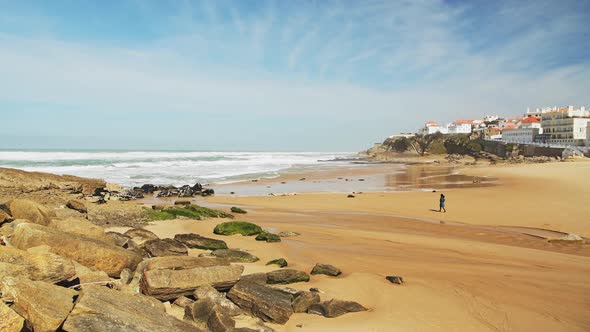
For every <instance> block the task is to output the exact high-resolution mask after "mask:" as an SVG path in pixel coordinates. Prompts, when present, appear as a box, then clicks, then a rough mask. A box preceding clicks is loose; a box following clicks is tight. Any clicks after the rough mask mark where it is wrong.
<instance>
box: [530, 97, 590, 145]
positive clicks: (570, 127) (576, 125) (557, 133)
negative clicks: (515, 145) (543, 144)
mask: <svg viewBox="0 0 590 332" xmlns="http://www.w3.org/2000/svg"><path fill="white" fill-rule="evenodd" d="M588 122H590V112H589V111H588V110H587V109H586V108H585V107H581V108H579V109H574V107H573V106H569V107H568V108H564V109H559V110H556V111H552V112H547V113H545V114H543V116H542V117H541V125H542V127H543V130H544V132H545V134H548V135H550V137H549V139H548V143H550V144H552V143H553V144H560V145H585V144H586V139H587V128H588Z"/></svg>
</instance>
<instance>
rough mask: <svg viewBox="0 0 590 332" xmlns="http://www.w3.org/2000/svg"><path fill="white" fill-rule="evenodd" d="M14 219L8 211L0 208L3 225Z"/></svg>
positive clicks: (0, 219)
mask: <svg viewBox="0 0 590 332" xmlns="http://www.w3.org/2000/svg"><path fill="white" fill-rule="evenodd" d="M12 220H14V218H12V216H11V215H10V214H8V212H6V211H4V210H0V225H2V224H3V223H4V222H8V221H12Z"/></svg>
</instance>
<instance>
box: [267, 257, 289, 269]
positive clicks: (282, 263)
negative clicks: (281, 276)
mask: <svg viewBox="0 0 590 332" xmlns="http://www.w3.org/2000/svg"><path fill="white" fill-rule="evenodd" d="M273 264H274V265H278V266H280V267H285V266H287V265H288V263H287V261H286V260H285V259H284V258H277V259H273V260H271V261H269V262H268V263H266V265H273Z"/></svg>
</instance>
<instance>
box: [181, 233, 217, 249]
mask: <svg viewBox="0 0 590 332" xmlns="http://www.w3.org/2000/svg"><path fill="white" fill-rule="evenodd" d="M174 240H176V241H179V242H181V243H182V244H184V245H185V246H187V247H189V248H192V249H205V250H217V249H227V244H226V243H225V241H222V240H217V239H211V238H208V237H204V236H201V235H199V234H192V233H190V234H176V235H174Z"/></svg>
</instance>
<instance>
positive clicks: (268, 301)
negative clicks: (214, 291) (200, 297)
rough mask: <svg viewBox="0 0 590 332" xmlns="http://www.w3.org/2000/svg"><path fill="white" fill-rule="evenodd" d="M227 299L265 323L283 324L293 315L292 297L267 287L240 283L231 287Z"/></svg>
mask: <svg viewBox="0 0 590 332" xmlns="http://www.w3.org/2000/svg"><path fill="white" fill-rule="evenodd" d="M227 297H228V298H229V299H230V300H231V301H232V302H234V303H235V304H237V305H238V307H240V308H241V309H242V310H244V311H246V312H247V313H249V314H250V315H253V316H256V317H258V318H261V319H262V320H264V321H265V322H272V323H277V324H285V323H287V321H288V320H289V317H291V315H292V314H293V308H292V307H291V301H292V299H293V298H292V296H290V295H288V294H285V293H283V292H281V291H279V290H276V289H274V288H272V287H269V286H264V285H259V284H255V283H251V282H243V281H241V282H238V283H237V284H236V285H235V286H234V287H232V289H231V290H230V291H229V293H227Z"/></svg>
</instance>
